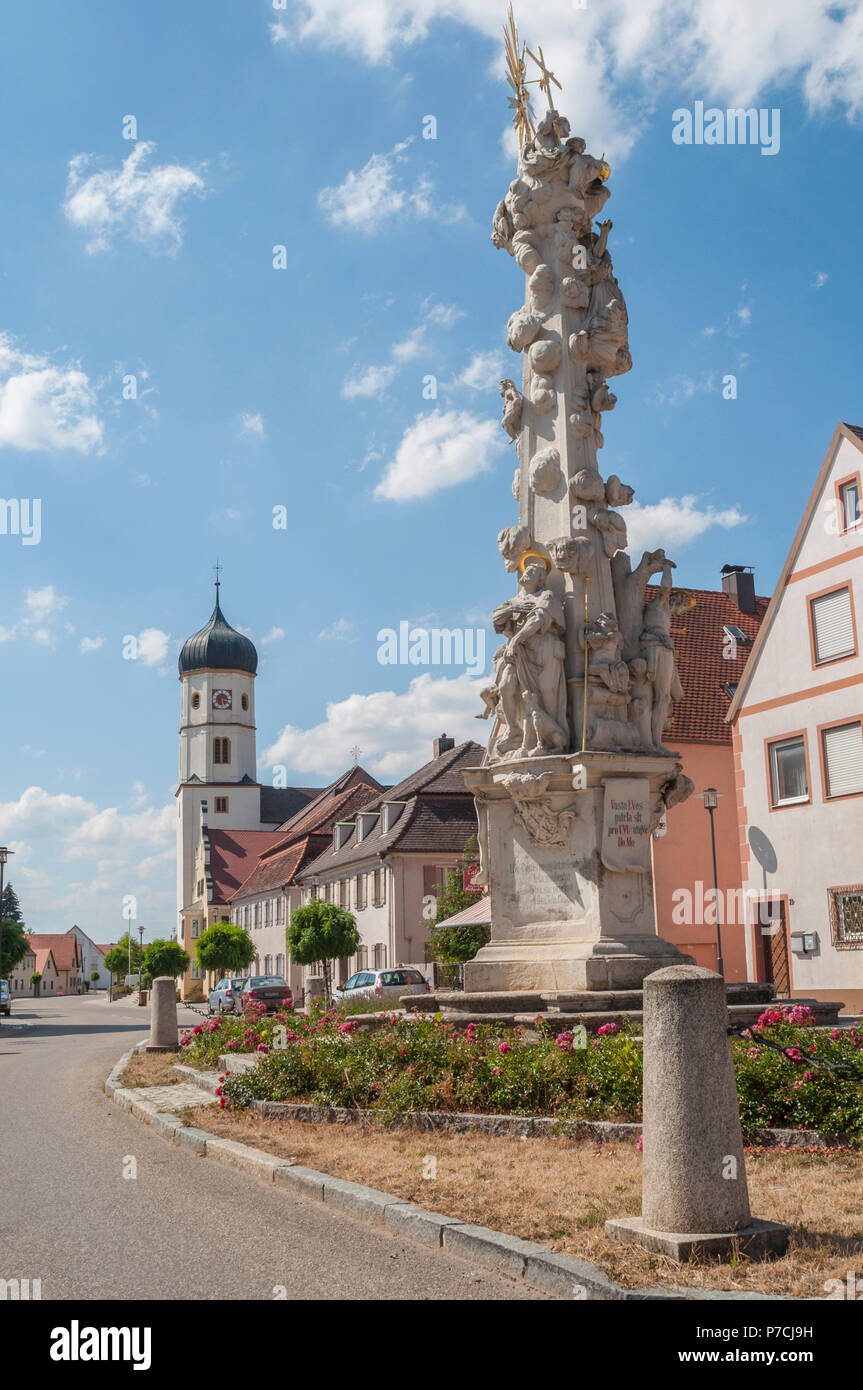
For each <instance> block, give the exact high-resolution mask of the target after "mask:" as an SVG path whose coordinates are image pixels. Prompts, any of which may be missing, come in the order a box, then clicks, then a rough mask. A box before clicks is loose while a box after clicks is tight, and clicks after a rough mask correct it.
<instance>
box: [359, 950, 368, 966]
mask: <svg viewBox="0 0 863 1390" xmlns="http://www.w3.org/2000/svg"><path fill="white" fill-rule="evenodd" d="M368 965H369V948H368V946H358V947H357V970H367V969H368Z"/></svg>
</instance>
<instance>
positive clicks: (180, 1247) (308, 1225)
mask: <svg viewBox="0 0 863 1390" xmlns="http://www.w3.org/2000/svg"><path fill="white" fill-rule="evenodd" d="M179 1013H180V1022H181V1023H182V1022H190V1021H195V1019H196V1017H197V1016H196V1015H194V1014H192V1013H191V1011H189V1010H187V1009H182V1008H181V1009H180V1011H179ZM148 1028H149V1011H148V1010H147V1009H143V1008H138V1007H136V1006H134V1005H128V1004H124V1003H122V1002H118V1003H116V1004H111V1005H109V1004H108V1003H107V1001H106V999H105V997H104V995H89V996H88V995H83V996H77V997H75V996H73V997H65V998H64V997H61V998H54V999H40V1000H33V999H25V1000H21V1001H19V1002H16V1006H15V1008H14V1010H13V1013H12V1017H11V1019H6V1018H4V1019H3V1020H2V1027H0V1116H2V1120H0V1123H2V1128H3V1135H2V1151H3V1183H2V1190H0V1250H2V1252H3V1254H2V1261H3V1268H2V1269H0V1278H3V1279H15V1278H17V1279H30V1280H31V1281H32V1280H34V1279H41V1281H42V1284H41V1287H42V1298H43V1300H48V1299H123V1298H128V1299H137V1298H144V1299H229V1298H239V1299H272V1298H273V1297H274V1290H275V1289H277V1288H279V1287H281V1288H282V1289H284V1290H285V1293H283V1294H280V1295H279V1296H280V1297H287V1298H288V1299H294V1298H297V1299H299V1298H302V1299H369V1300H371V1299H433V1300H448V1299H458V1300H463V1299H474V1300H486V1299H494V1300H498V1299H502V1300H507V1299H518V1300H525V1299H531V1298H534V1299H539V1298H541V1297H542V1296H541V1295H539V1294H533V1293H531V1292H530V1291H529V1290H525V1289H524V1288H519V1287H517V1286H516V1285H515V1284H512V1283H509V1282H508V1281H506V1280H504V1279H502V1278H498V1277H497V1276H495V1275H492V1274H486V1273H484V1272H482V1271H479V1270H476V1269H474V1268H473V1267H472V1266H471V1265H468V1264H466V1263H464V1262H462V1261H461V1260H458V1259H455V1258H454V1257H452V1256H450V1255H447V1254H444V1253H443V1252H441V1253H433V1252H431V1251H429V1250H427V1249H425V1248H424V1247H422V1246H420V1245H411V1244H407V1243H405V1242H403V1241H401V1240H400V1239H397V1238H395V1237H393V1236H390V1235H383V1234H377V1233H376V1232H374V1231H372V1230H369V1229H368V1228H366V1227H363V1226H360V1225H358V1224H355V1223H354V1222H352V1221H350V1220H348V1219H346V1218H344V1217H342V1216H339V1215H334V1214H333V1213H331V1212H329V1211H325V1210H324V1209H323V1208H319V1207H318V1206H317V1205H316V1204H315V1203H313V1202H311V1201H304V1200H299V1199H297V1198H295V1197H293V1196H291V1195H288V1194H287V1193H283V1192H277V1191H275V1190H267V1189H265V1188H263V1187H262V1186H261V1185H260V1184H259V1183H256V1182H255V1180H254V1179H253V1178H250V1177H249V1176H248V1175H246V1174H244V1173H240V1172H236V1171H234V1170H232V1169H230V1168H226V1167H224V1166H223V1165H221V1164H217V1163H212V1162H207V1161H206V1160H201V1159H198V1158H196V1157H195V1156H194V1155H193V1154H191V1153H187V1152H185V1151H181V1150H180V1149H178V1148H176V1147H175V1146H173V1145H171V1144H169V1143H166V1142H165V1140H164V1139H161V1138H159V1137H158V1136H156V1135H155V1134H152V1133H151V1132H150V1131H149V1129H148V1128H147V1127H146V1126H145V1125H143V1124H141V1123H140V1122H139V1121H137V1120H136V1119H134V1118H133V1117H132V1116H131V1115H129V1114H127V1113H126V1112H124V1111H123V1110H121V1109H120V1107H119V1106H117V1105H114V1104H112V1103H111V1102H110V1101H109V1100H108V1098H107V1097H106V1096H105V1095H104V1093H103V1092H102V1090H101V1086H102V1082H103V1081H104V1079H105V1077H106V1076H107V1075H108V1073H109V1072H110V1070H111V1068H112V1066H113V1065H114V1063H115V1062H116V1061H117V1060H118V1058H119V1057H120V1056H121V1055H122V1053H124V1052H126V1051H127V1050H128V1049H129V1048H130V1047H131V1046H132V1044H133V1043H136V1042H138V1041H140V1039H141V1038H143V1037H144V1036H145V1035H146V1034H147V1031H148ZM129 1155H133V1156H134V1157H135V1158H136V1160H137V1177H136V1178H135V1179H134V1180H130V1179H128V1178H124V1177H123V1167H124V1160H126V1159H127V1157H128V1156H129Z"/></svg>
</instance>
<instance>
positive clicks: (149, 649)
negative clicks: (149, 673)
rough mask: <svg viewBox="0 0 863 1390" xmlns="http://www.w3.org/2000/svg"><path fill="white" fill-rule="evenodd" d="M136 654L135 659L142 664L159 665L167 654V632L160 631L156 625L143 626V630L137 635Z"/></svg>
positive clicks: (169, 638)
mask: <svg viewBox="0 0 863 1390" xmlns="http://www.w3.org/2000/svg"><path fill="white" fill-rule="evenodd" d="M136 640H137V650H138V655H137V657H136V660H137V661H138V662H140V664H141V665H142V666H161V664H162V662H163V661H164V660H165V657H166V656H167V655H168V643H169V642H170V640H171V634H170V633H169V632H162V630H161V628H158V627H145V628H144V631H143V632H139V633H138V636H137V639H136Z"/></svg>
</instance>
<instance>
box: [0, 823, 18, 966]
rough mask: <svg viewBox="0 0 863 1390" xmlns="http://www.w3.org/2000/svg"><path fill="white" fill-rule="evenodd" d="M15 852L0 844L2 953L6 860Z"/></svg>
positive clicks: (0, 937) (1, 947) (0, 933)
mask: <svg viewBox="0 0 863 1390" xmlns="http://www.w3.org/2000/svg"><path fill="white" fill-rule="evenodd" d="M14 853H15V851H14V849H7V848H6V846H5V845H0V955H2V953H3V879H4V876H5V871H6V861H7V859H8V858H9V855H10V854H14Z"/></svg>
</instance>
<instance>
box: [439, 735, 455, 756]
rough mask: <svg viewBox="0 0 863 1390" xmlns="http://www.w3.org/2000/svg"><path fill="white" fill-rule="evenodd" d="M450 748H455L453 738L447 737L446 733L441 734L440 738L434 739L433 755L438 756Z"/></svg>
mask: <svg viewBox="0 0 863 1390" xmlns="http://www.w3.org/2000/svg"><path fill="white" fill-rule="evenodd" d="M451 748H455V739H454V738H447V736H446V734H441V736H440V738H436V739H435V741H434V755H435V757H436V758H439V757H440V755H441V753H448V752H449V750H450V749H451Z"/></svg>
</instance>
